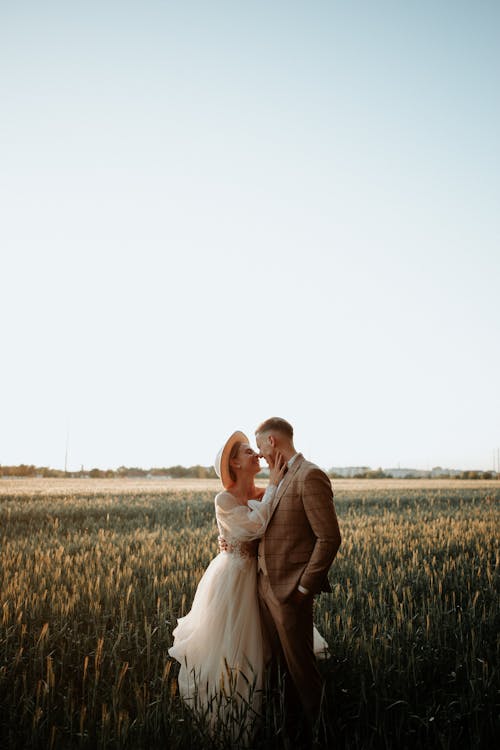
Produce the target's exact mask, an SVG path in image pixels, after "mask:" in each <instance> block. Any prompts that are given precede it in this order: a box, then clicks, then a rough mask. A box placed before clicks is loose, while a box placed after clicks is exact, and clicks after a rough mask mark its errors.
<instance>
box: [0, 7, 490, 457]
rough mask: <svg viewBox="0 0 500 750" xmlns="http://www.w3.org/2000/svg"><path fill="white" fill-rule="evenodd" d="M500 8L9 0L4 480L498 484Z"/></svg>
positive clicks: (0, 196) (2, 100)
mask: <svg viewBox="0 0 500 750" xmlns="http://www.w3.org/2000/svg"><path fill="white" fill-rule="evenodd" d="M499 37H500V4H498V3H497V2H488V1H486V0H478V2H475V3H470V2H462V1H461V0H453V1H450V2H448V1H446V0H438V2H436V0H432V2H430V1H427V0H423V2H418V3H414V2H400V1H398V2H395V1H394V2H392V1H390V0H379V1H378V2H367V1H365V2H361V1H356V0H354V1H353V2H340V1H336V0H331V1H330V2H322V1H319V0H308V2H305V1H304V2H294V0H287V2H284V1H281V0H266V1H263V0H254V1H253V2H238V1H235V0H231V1H230V2H229V1H227V2H220V1H218V0H211V2H195V1H192V0H184V1H183V2H182V3H179V2H168V0H163V1H162V2H160V1H159V0H158V1H155V0H141V1H140V2H139V1H137V2H134V1H130V0H120V1H119V2H113V1H111V0H109V1H107V0H100V1H99V2H94V1H93V0H87V1H86V2H85V3H83V2H73V3H68V2H51V1H50V0H47V2H44V3H40V2H31V1H30V0H23V1H20V2H3V3H1V5H0V69H1V71H2V73H1V76H0V164H1V169H0V206H1V221H0V256H1V257H0V279H1V285H0V330H1V348H0V394H1V401H2V408H1V412H0V464H4V465H10V464H17V463H21V462H23V463H34V464H36V465H40V466H52V467H55V468H64V463H65V460H66V452H67V468H68V469H79V468H80V467H81V466H84V468H87V469H88V468H92V467H100V468H116V467H118V466H121V465H125V466H142V467H145V468H148V467H151V466H171V465H175V464H183V465H193V464H202V465H210V464H211V463H212V462H213V459H214V457H215V454H216V453H217V451H218V449H219V447H220V446H221V445H222V443H223V442H224V441H225V439H226V437H227V436H228V435H229V434H230V433H231V432H233V430H235V429H242V430H244V431H245V432H246V433H247V434H248V435H249V437H250V438H253V432H254V429H255V427H256V426H257V425H258V424H259V423H260V422H261V421H262V420H264V419H265V418H267V417H270V416H282V417H285V418H286V419H288V420H289V421H290V422H292V424H293V425H294V428H295V436H296V440H295V445H296V447H297V449H298V450H301V451H302V452H303V453H304V454H305V455H306V456H307V457H308V458H309V459H310V460H313V461H315V462H316V463H318V464H319V465H320V466H323V467H325V468H330V467H333V466H351V465H355V466H359V465H362V466H371V467H372V468H377V467H379V466H381V467H384V468H389V467H396V466H398V465H399V466H401V467H414V468H422V469H428V468H432V467H433V466H437V465H439V466H443V467H452V468H463V469H466V468H476V469H492V468H496V467H497V449H498V448H499V447H500V348H499V346H498V340H499V324H500V301H499V299H500V297H499V282H500V218H499V217H500V210H499V198H500V184H499V183H500V158H499V157H500V145H499V141H500V139H499V138H498V133H499V132H500V100H499V95H498V92H499V91H500V39H499Z"/></svg>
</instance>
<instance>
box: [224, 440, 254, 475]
mask: <svg viewBox="0 0 500 750" xmlns="http://www.w3.org/2000/svg"><path fill="white" fill-rule="evenodd" d="M231 466H232V467H233V469H235V470H236V471H241V472H245V473H246V474H257V473H258V472H259V471H260V462H259V454H258V453H256V452H255V451H254V450H253V448H252V446H251V445H249V444H248V443H242V444H241V445H240V447H239V450H238V453H237V455H236V457H235V458H233V459H232V461H231Z"/></svg>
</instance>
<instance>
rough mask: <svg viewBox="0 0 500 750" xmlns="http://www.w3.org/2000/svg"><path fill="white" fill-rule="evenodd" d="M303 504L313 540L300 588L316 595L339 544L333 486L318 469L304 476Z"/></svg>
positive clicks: (339, 537)
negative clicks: (314, 538) (314, 539)
mask: <svg viewBox="0 0 500 750" xmlns="http://www.w3.org/2000/svg"><path fill="white" fill-rule="evenodd" d="M302 502H303V504H304V510H305V513H306V516H307V520H308V521H309V525H310V526H311V529H312V531H313V534H314V536H315V537H316V541H315V544H314V548H313V551H312V553H311V557H310V558H309V562H308V563H307V565H306V567H305V569H304V572H303V573H302V576H301V578H300V581H299V585H300V586H303V587H304V588H306V589H308V590H309V591H310V592H311V593H313V594H316V593H318V592H319V591H321V589H322V586H323V583H324V581H325V579H326V577H327V574H328V570H329V568H330V565H331V564H332V562H333V560H334V558H335V555H336V554H337V550H338V548H339V547H340V542H341V536H340V529H339V524H338V521H337V514H336V513H335V506H334V504H333V490H332V485H331V482H330V480H329V478H328V477H327V475H326V474H325V473H324V472H323V471H321V469H312V470H311V471H310V472H308V474H307V476H306V477H305V479H304V487H303V495H302Z"/></svg>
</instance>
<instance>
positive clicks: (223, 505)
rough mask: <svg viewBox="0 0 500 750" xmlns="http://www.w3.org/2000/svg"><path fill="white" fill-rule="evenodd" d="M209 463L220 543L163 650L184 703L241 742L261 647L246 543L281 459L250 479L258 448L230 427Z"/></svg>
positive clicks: (251, 556)
mask: <svg viewBox="0 0 500 750" xmlns="http://www.w3.org/2000/svg"><path fill="white" fill-rule="evenodd" d="M215 470H216V472H217V475H218V476H219V477H220V479H221V481H222V484H223V486H224V488H225V489H224V490H223V491H222V492H220V493H219V494H218V495H217V496H216V498H215V517H216V520H217V526H218V529H219V535H220V536H221V537H223V538H224V539H225V541H226V543H227V549H226V550H224V551H221V552H219V554H218V555H217V556H216V557H215V558H214V559H213V560H212V561H211V562H210V564H209V566H208V568H207V569H206V571H205V573H204V575H203V577H202V578H201V580H200V582H199V584H198V588H197V590H196V593H195V597H194V600H193V604H192V607H191V611H190V612H189V613H188V614H187V615H186V616H185V617H181V618H179V620H178V623H177V627H176V628H175V630H174V631H173V636H174V643H173V646H172V647H171V648H170V649H169V654H170V656H172V657H174V658H175V659H176V660H177V661H178V662H180V665H181V667H180V671H179V676H178V684H179V693H180V695H181V697H182V698H183V699H184V700H185V701H186V703H187V704H188V705H189V706H191V707H192V708H193V709H194V710H195V711H196V712H197V713H198V714H201V715H202V716H203V717H204V718H205V719H206V720H207V721H208V724H209V726H210V727H211V728H212V729H215V728H216V727H217V726H218V725H219V726H220V725H222V726H224V727H225V728H226V729H227V730H229V732H230V734H231V738H232V739H233V741H236V740H237V739H241V740H243V741H244V740H245V739H248V738H249V737H250V736H251V731H252V730H251V728H252V725H253V722H254V719H255V718H256V717H257V716H258V715H259V712H260V707H261V696H262V687H263V675H264V668H265V654H266V646H265V644H264V639H263V632H262V629H261V622H260V614H259V601H258V595H257V559H256V544H254V543H253V542H254V541H255V540H258V539H259V538H260V537H261V536H262V535H263V534H264V532H265V530H266V526H267V523H268V521H269V519H270V516H271V511H272V507H273V503H272V501H273V499H274V496H275V494H276V490H277V487H278V485H279V483H280V481H281V480H282V479H283V477H284V475H285V472H286V462H285V461H284V459H283V457H282V456H278V458H277V461H276V463H275V465H274V467H273V468H272V469H271V471H270V475H269V485H268V487H267V489H266V491H265V492H263V490H261V489H259V488H258V487H256V486H255V475H256V474H258V472H259V471H260V464H259V455H258V454H257V453H256V452H255V451H254V450H253V449H252V447H251V446H250V443H249V440H248V438H247V436H246V435H245V434H244V433H242V432H239V431H237V432H235V433H233V434H232V435H231V436H230V437H229V439H228V440H227V441H226V443H225V444H224V446H223V447H222V448H221V450H220V451H219V453H218V454H217V457H216V459H215ZM314 646H315V651H316V652H317V655H318V656H321V655H324V654H325V651H326V649H327V644H326V641H325V640H324V639H323V638H322V637H321V636H320V635H319V633H318V631H317V630H316V629H315V632H314Z"/></svg>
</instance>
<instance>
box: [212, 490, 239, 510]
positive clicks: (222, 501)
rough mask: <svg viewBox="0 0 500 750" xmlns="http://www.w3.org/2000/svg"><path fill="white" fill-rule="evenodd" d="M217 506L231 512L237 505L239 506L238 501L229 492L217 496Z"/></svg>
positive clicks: (224, 491) (223, 491)
mask: <svg viewBox="0 0 500 750" xmlns="http://www.w3.org/2000/svg"><path fill="white" fill-rule="evenodd" d="M215 505H216V507H217V508H222V510H230V509H231V508H234V506H235V505H238V501H237V500H236V498H235V497H234V495H231V493H230V492H229V491H228V490H222V492H219V494H218V495H216V496H215Z"/></svg>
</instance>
